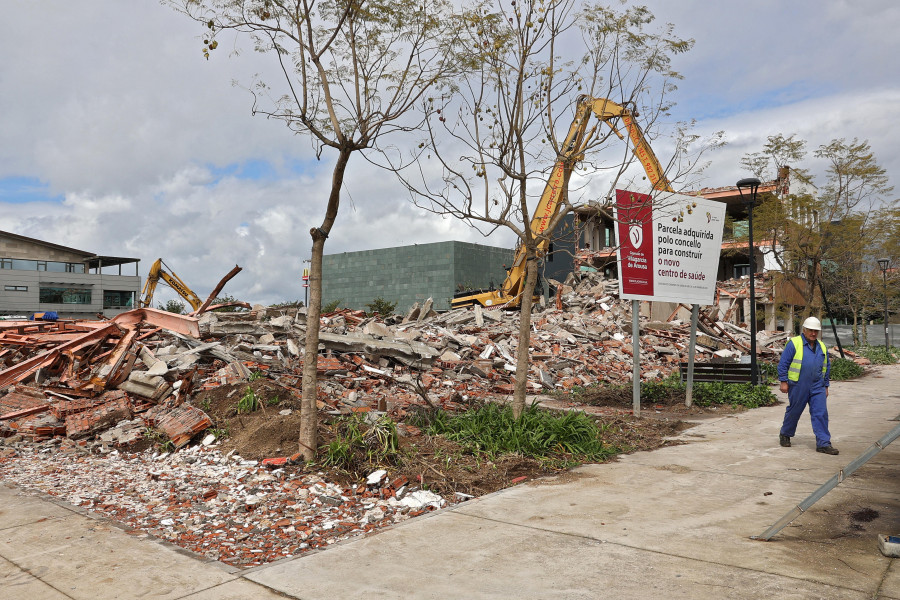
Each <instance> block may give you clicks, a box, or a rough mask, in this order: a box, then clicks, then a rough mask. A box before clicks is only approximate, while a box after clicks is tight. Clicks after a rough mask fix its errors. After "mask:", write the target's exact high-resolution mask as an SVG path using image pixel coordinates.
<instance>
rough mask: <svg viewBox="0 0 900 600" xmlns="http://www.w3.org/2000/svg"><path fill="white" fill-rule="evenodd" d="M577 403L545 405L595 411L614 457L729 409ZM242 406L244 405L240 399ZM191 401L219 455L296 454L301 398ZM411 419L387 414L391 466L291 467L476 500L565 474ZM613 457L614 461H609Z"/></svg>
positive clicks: (330, 424)
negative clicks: (393, 447) (465, 444)
mask: <svg viewBox="0 0 900 600" xmlns="http://www.w3.org/2000/svg"><path fill="white" fill-rule="evenodd" d="M248 389H249V390H252V392H253V396H254V397H255V398H257V399H258V401H259V402H258V406H259V408H257V409H256V410H252V411H247V412H238V404H239V402H240V401H241V399H242V398H245V396H247V394H248ZM579 400H580V401H581V402H580V403H576V402H572V401H569V400H567V399H565V398H562V399H561V398H560V397H554V398H553V399H547V400H546V401H545V402H544V404H545V405H546V406H548V407H549V408H556V409H569V410H573V409H574V410H584V411H585V412H587V413H588V414H592V415H594V416H595V418H597V419H598V421H600V422H601V423H602V424H603V425H604V427H603V430H604V434H603V436H604V438H603V441H604V443H605V444H607V445H608V446H609V447H611V448H615V449H616V450H617V452H618V453H630V452H635V451H639V450H652V449H655V448H659V447H662V446H665V445H669V444H672V443H674V442H672V441H671V440H670V438H671V436H673V435H675V434H677V433H678V432H679V431H682V430H684V429H686V428H688V427H690V426H691V425H690V424H689V423H686V422H685V421H684V419H685V418H689V419H691V420H697V419H702V418H704V417H705V416H710V415H717V414H723V413H725V412H734V410H733V409H731V407H718V408H716V409H712V408H700V407H692V408H687V407H685V406H684V398H683V397H682V398H681V399H678V398H671V399H666V400H663V401H657V402H654V403H653V404H650V405H647V406H646V407H644V409H643V410H642V413H641V417H640V418H635V417H634V416H633V415H632V414H631V403H632V399H631V393H630V389H629V390H627V391H625V392H623V391H622V390H617V391H604V392H597V393H594V394H592V395H591V396H589V397H579ZM245 402H246V401H245ZM194 404H195V405H197V406H198V407H200V408H202V409H203V410H204V411H206V413H207V414H208V415H209V416H210V417H211V418H212V420H213V422H214V429H215V430H216V431H217V432H219V433H220V434H221V439H220V443H221V449H222V451H223V452H229V451H231V450H234V451H235V453H237V454H239V455H240V456H242V457H244V458H247V459H255V460H262V459H265V458H273V457H283V456H290V455H292V454H294V453H296V452H297V450H298V444H297V432H298V431H299V428H300V398H298V397H297V396H295V395H294V394H293V393H292V391H291V390H289V389H288V388H285V387H282V386H281V385H279V384H278V383H277V382H275V381H272V380H269V379H265V378H262V379H258V380H255V381H252V382H250V383H249V384H236V385H225V386H221V387H217V388H214V389H212V390H205V391H202V392H200V393H198V394H197V395H196V397H195V399H194ZM319 416H320V427H319V445H320V453H319V455H320V457H321V456H322V455H323V454H324V453H323V452H322V450H321V448H322V446H326V445H328V444H329V443H330V442H332V441H333V440H334V439H335V437H336V427H337V426H338V425H339V417H340V415H334V414H328V413H326V412H320V415H319ZM409 416H410V415H409V414H408V413H407V411H404V410H402V409H395V410H394V411H392V413H390V417H391V418H392V419H393V420H394V422H396V423H398V428H397V429H398V432H399V434H400V438H399V444H400V447H399V451H398V452H397V453H396V455H395V458H394V459H393V462H392V463H388V464H384V463H383V462H378V459H372V458H369V457H366V456H363V455H360V456H355V457H354V461H353V463H352V465H351V466H350V467H349V468H347V467H344V468H337V467H333V466H328V465H325V464H323V462H324V461H323V460H321V459H320V461H319V464H316V465H312V466H303V465H296V466H292V467H288V468H294V469H304V468H308V469H312V470H314V471H315V472H321V473H324V474H325V475H326V476H327V477H328V478H329V479H331V480H333V481H339V482H343V483H345V484H347V485H351V484H356V483H359V482H360V481H361V480H363V479H365V477H366V476H367V475H368V474H369V473H371V472H372V471H375V470H377V469H379V468H386V469H388V471H389V472H390V474H391V476H392V477H403V476H405V477H406V478H408V479H409V481H410V482H414V483H416V484H418V485H423V486H427V487H428V489H431V490H434V491H435V492H437V493H441V494H452V493H454V492H461V493H464V494H469V495H473V496H480V495H484V494H488V493H491V492H494V491H497V490H500V489H503V488H505V487H509V486H510V485H514V484H515V483H518V482H519V481H522V480H524V479H529V480H530V479H535V478H538V477H541V476H546V475H553V474H558V473H560V472H562V469H560V468H555V467H553V466H551V465H548V464H546V463H542V462H539V461H537V460H535V459H532V458H528V457H524V456H518V455H508V456H505V457H503V458H501V459H497V460H493V461H491V460H487V459H485V458H484V457H479V456H475V455H473V454H471V453H469V452H466V451H464V450H463V449H462V448H461V447H460V446H458V445H457V444H456V443H454V442H451V441H448V440H446V439H444V438H442V437H438V436H430V435H426V434H424V433H423V432H422V431H421V430H420V429H419V428H418V427H415V426H413V425H410V424H409V423H408V421H409V420H410V419H409ZM613 460H614V458H613Z"/></svg>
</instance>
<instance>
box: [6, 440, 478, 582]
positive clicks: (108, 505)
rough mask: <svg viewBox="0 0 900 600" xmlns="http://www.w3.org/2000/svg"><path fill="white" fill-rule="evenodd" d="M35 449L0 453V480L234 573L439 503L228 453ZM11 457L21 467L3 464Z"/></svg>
mask: <svg viewBox="0 0 900 600" xmlns="http://www.w3.org/2000/svg"><path fill="white" fill-rule="evenodd" d="M43 444H44V445H38V446H31V447H26V448H22V449H19V450H15V449H13V448H11V447H6V446H4V447H3V448H2V449H0V450H2V451H0V467H2V469H0V470H2V474H3V479H4V481H8V482H9V483H13V484H16V485H21V486H25V487H29V488H37V489H39V490H40V491H42V492H44V493H46V494H49V495H51V496H53V497H55V498H58V499H60V500H63V501H66V502H69V503H71V504H74V505H75V506H80V507H83V508H85V509H88V510H91V511H93V512H97V513H100V514H103V515H105V516H107V517H109V518H112V519H115V520H116V521H118V522H120V523H122V524H123V525H125V526H126V527H128V528H129V530H131V531H133V532H135V533H137V532H139V531H144V532H147V533H149V534H150V535H153V536H155V537H156V538H158V539H162V540H166V541H169V542H171V543H174V544H177V545H178V546H181V547H183V548H186V549H188V550H190V551H193V552H195V553H197V554H199V555H202V556H205V557H206V558H209V559H211V560H217V561H221V562H223V563H226V564H229V565H231V566H234V567H241V568H243V567H253V566H257V565H261V564H263V563H268V562H272V561H275V560H279V559H281V558H285V557H290V556H296V555H299V554H302V553H304V552H308V551H310V550H314V549H316V548H323V547H326V546H329V545H331V544H334V543H337V542H338V541H341V540H343V539H347V538H349V537H352V536H357V535H361V534H365V533H368V532H371V531H375V530H376V529H381V528H385V527H389V526H391V525H394V524H396V523H400V522H402V521H405V520H407V519H410V518H412V517H416V516H419V515H422V514H425V513H427V512H429V511H432V510H436V509H438V508H442V507H444V506H446V505H447V502H446V501H445V500H443V499H442V498H441V497H440V496H438V495H437V494H434V493H432V492H428V491H423V490H419V489H417V488H410V487H409V482H408V481H407V480H406V479H405V478H398V479H395V480H390V479H388V478H382V480H381V481H380V483H378V484H375V485H372V486H366V485H362V486H358V487H344V486H340V485H337V484H334V483H331V482H329V481H326V480H324V479H323V478H322V477H321V476H320V475H317V474H309V473H303V472H302V471H289V470H286V469H284V468H283V467H281V466H276V465H277V463H278V462H279V461H274V463H276V464H271V462H270V464H263V463H265V462H266V461H263V462H262V463H259V464H257V463H256V461H245V460H244V459H242V458H241V457H240V456H237V455H235V454H232V455H230V456H227V455H224V454H222V453H221V452H219V451H218V450H216V449H215V446H212V447H206V446H203V445H196V446H190V447H188V448H184V449H182V450H180V451H179V452H175V453H165V454H158V453H156V452H154V451H152V450H147V451H143V452H140V453H136V454H124V453H120V452H119V451H118V450H116V449H112V450H109V451H108V452H106V453H105V454H104V455H103V456H97V455H93V454H87V453H85V452H83V451H79V450H77V448H78V447H77V446H76V445H74V444H71V443H70V442H68V440H64V441H63V442H62V444H56V445H55V446H54V449H55V453H54V454H52V455H51V454H50V453H49V452H47V451H46V450H47V449H48V448H49V446H47V445H46V444H49V442H44V443H43ZM15 454H24V455H26V456H25V457H23V458H27V459H28V460H24V459H23V460H11V459H7V457H8V456H12V455H15ZM4 459H7V460H4ZM282 463H283V461H282ZM273 467H274V468H273ZM465 499H467V498H462V497H461V498H458V499H457V500H458V501H460V500H465Z"/></svg>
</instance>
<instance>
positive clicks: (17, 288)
mask: <svg viewBox="0 0 900 600" xmlns="http://www.w3.org/2000/svg"><path fill="white" fill-rule="evenodd" d="M3 289H4V290H5V291H7V292H27V291H28V286H27V285H4V286H3Z"/></svg>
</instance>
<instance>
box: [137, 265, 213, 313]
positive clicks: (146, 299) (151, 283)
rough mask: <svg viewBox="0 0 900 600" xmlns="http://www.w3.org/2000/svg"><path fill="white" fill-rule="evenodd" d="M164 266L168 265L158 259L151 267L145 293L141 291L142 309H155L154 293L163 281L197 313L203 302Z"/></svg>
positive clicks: (145, 284)
mask: <svg viewBox="0 0 900 600" xmlns="http://www.w3.org/2000/svg"><path fill="white" fill-rule="evenodd" d="M163 266H167V265H165V263H163V260H162V259H161V258H158V259H156V261H155V262H154V263H153V265H152V266H151V267H150V272H149V273H147V281H146V282H145V283H144V289H143V291H141V298H142V300H141V302H140V307H141V308H153V292H154V291H155V290H156V286H157V284H158V283H159V280H160V279H162V280H163V281H164V282H165V283H166V284H168V285H169V287H171V288H172V289H173V290H175V291H176V292H178V295H179V296H181V297H182V298H184V299H185V300H187V302H188V304H190V305H191V307H192V308H193V309H194V310H195V311H196V310H197V309H198V308H200V306H202V305H203V301H202V300H200V298H198V297H197V294H195V293H194V292H193V290H191V288H189V287H188V286H187V284H186V283H185V282H184V281H182V280H181V278H180V277H178V275H176V274H175V273H170V272H167V271H165V270H164V269H163Z"/></svg>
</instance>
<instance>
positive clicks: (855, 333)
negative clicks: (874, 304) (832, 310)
mask: <svg viewBox="0 0 900 600" xmlns="http://www.w3.org/2000/svg"><path fill="white" fill-rule="evenodd" d="M853 345H854V346H859V317H858V316H857V312H856V311H855V310H854V311H853Z"/></svg>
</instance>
